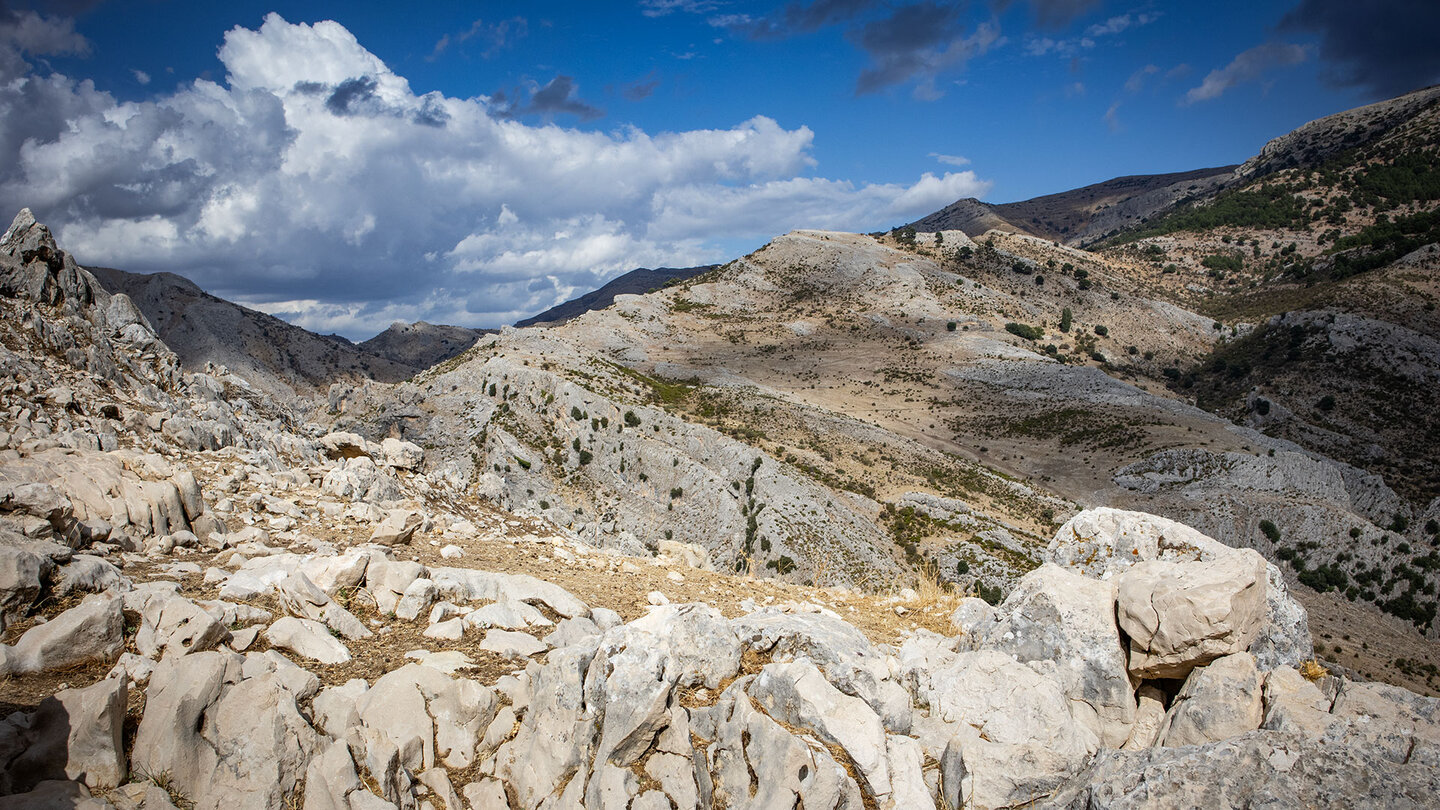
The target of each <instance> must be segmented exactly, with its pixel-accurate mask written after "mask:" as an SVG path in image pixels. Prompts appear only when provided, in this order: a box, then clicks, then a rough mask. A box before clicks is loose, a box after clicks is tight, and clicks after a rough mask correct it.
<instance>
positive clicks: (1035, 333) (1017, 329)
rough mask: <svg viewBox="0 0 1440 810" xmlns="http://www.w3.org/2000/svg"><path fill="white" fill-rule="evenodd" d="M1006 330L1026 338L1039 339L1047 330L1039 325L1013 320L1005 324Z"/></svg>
mask: <svg viewBox="0 0 1440 810" xmlns="http://www.w3.org/2000/svg"><path fill="white" fill-rule="evenodd" d="M1005 331H1006V332H1009V333H1010V334H1012V335H1016V336H1018V337H1022V338H1025V339H1026V340H1039V339H1040V338H1042V337H1044V336H1045V330H1044V329H1041V328H1040V327H1038V326H1030V325H1028V324H1023V323H1014V322H1013V321H1012V322H1011V323H1007V324H1005Z"/></svg>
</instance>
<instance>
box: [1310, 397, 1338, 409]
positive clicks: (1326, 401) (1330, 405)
mask: <svg viewBox="0 0 1440 810" xmlns="http://www.w3.org/2000/svg"><path fill="white" fill-rule="evenodd" d="M1315 407H1317V408H1319V409H1320V410H1322V411H1325V412H1326V413H1329V412H1330V411H1333V410H1335V397H1333V396H1331V395H1330V394H1326V395H1325V396H1323V397H1321V398H1320V400H1319V401H1318V402H1316V403H1315Z"/></svg>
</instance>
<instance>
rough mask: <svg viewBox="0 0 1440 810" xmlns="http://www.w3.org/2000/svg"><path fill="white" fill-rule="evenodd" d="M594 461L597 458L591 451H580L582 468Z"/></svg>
mask: <svg viewBox="0 0 1440 810" xmlns="http://www.w3.org/2000/svg"><path fill="white" fill-rule="evenodd" d="M594 460H595V456H594V454H592V453H591V452H590V451H589V450H581V451H580V466H581V467H584V466H585V465H586V464H589V463H590V462H591V461H594Z"/></svg>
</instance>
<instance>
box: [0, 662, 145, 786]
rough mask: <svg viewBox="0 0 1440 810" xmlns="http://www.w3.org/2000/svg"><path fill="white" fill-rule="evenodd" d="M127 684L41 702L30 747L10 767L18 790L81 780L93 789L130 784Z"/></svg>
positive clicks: (116, 682) (105, 684) (115, 682)
mask: <svg viewBox="0 0 1440 810" xmlns="http://www.w3.org/2000/svg"><path fill="white" fill-rule="evenodd" d="M126 695H127V691H126V679H125V678H106V679H105V680H102V681H100V682H99V683H96V684H94V685H92V686H87V687H85V688H84V689H62V690H60V691H59V692H56V693H55V694H54V695H52V696H50V697H47V698H45V699H44V700H42V701H40V704H39V706H37V707H36V709H35V713H34V714H33V715H31V717H30V720H29V729H28V731H27V733H26V737H27V747H26V748H25V750H24V752H23V753H21V755H20V756H19V757H18V758H17V759H15V760H14V761H13V762H11V763H10V765H9V768H8V770H9V772H10V774H11V775H12V777H14V778H15V779H16V780H17V781H16V782H15V783H14V784H13V786H12V787H13V788H14V789H18V790H21V791H24V790H29V789H31V788H32V787H34V786H35V785H36V784H37V783H39V782H41V781H43V780H47V779H76V780H80V781H83V782H84V783H85V784H86V786H88V787H90V788H92V789H101V788H113V787H116V786H118V785H120V784H121V783H123V782H124V781H125V777H126V774H127V770H128V769H127V763H126V760H125V746H124V743H123V740H122V731H123V728H124V725H125V700H126Z"/></svg>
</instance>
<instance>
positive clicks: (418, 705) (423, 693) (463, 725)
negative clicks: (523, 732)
mask: <svg viewBox="0 0 1440 810" xmlns="http://www.w3.org/2000/svg"><path fill="white" fill-rule="evenodd" d="M355 708H356V710H357V712H358V713H359V716H360V721H361V723H362V724H363V725H364V726H365V728H366V729H368V730H369V732H373V734H374V735H378V737H377V739H383V740H386V741H388V742H389V744H390V745H392V746H393V747H394V749H395V750H396V751H398V752H399V756H400V765H401V766H403V767H404V768H405V769H407V770H409V771H410V772H412V773H419V772H420V771H422V770H427V769H429V768H433V767H435V765H436V763H437V762H440V763H442V764H444V765H446V766H448V767H451V768H457V769H463V768H468V767H469V766H470V764H471V763H472V762H473V761H474V755H475V743H476V741H477V740H478V738H479V735H480V732H481V731H482V730H483V729H484V728H485V726H486V725H488V724H489V723H490V721H491V720H492V719H493V718H494V716H495V712H496V710H497V709H498V708H499V701H498V700H497V699H496V697H495V693H494V692H493V691H492V690H490V689H488V688H486V687H484V686H481V685H480V684H478V683H476V682H474V681H471V680H465V679H452V678H450V677H449V676H448V675H446V674H444V673H443V672H440V671H439V670H437V669H434V668H433V667H427V666H423V665H420V664H406V665H405V666H403V667H401V668H400V669H397V670H393V671H391V672H388V673H386V674H385V675H384V676H382V677H381V678H380V679H379V680H377V681H376V682H375V685H374V686H372V687H371V688H370V689H369V690H368V691H366V692H365V693H364V694H363V695H362V696H360V697H359V698H358V699H357V700H356V701H355Z"/></svg>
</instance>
